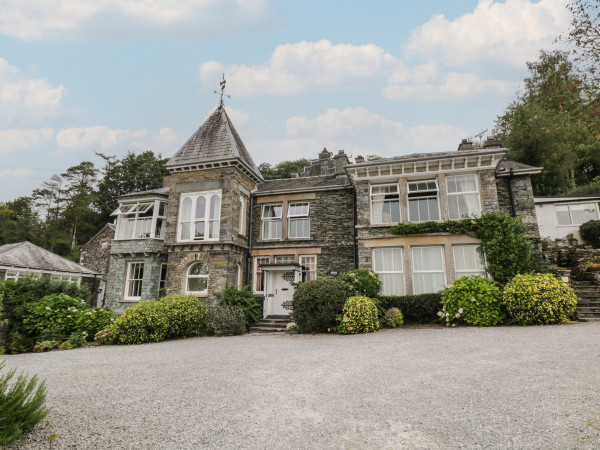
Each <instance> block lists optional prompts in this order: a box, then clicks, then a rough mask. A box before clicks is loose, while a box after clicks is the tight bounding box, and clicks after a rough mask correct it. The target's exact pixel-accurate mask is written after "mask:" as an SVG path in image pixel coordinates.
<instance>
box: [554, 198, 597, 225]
mask: <svg viewBox="0 0 600 450" xmlns="http://www.w3.org/2000/svg"><path fill="white" fill-rule="evenodd" d="M575 205H577V206H583V205H593V206H594V209H595V211H596V218H595V219H589V220H598V219H599V218H600V214H599V213H598V202H582V203H562V204H558V205H554V213H555V215H556V224H557V226H559V227H575V226H579V225H582V224H583V223H585V222H581V223H575V222H573V213H572V212H571V207H572V206H575ZM559 207H567V211H568V213H569V221H570V222H571V223H564V224H561V223H559V218H558V209H557V208H559Z"/></svg>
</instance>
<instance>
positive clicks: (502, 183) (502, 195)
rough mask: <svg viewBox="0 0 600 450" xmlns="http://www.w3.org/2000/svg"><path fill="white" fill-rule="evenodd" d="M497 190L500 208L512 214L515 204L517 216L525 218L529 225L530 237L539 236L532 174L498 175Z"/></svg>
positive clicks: (528, 232)
mask: <svg viewBox="0 0 600 450" xmlns="http://www.w3.org/2000/svg"><path fill="white" fill-rule="evenodd" d="M511 187H512V196H513V200H512V202H511ZM496 190H497V192H498V200H499V210H500V211H502V212H505V213H506V214H510V215H512V214H513V205H514V210H515V216H518V217H522V218H523V223H524V224H525V225H526V226H527V234H528V235H529V237H532V238H539V237H540V233H539V229H538V224H537V217H536V213H535V202H534V199H533V187H532V185H531V178H530V176H529V175H520V176H513V177H507V176H503V177H498V178H497V179H496Z"/></svg>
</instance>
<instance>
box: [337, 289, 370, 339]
mask: <svg viewBox="0 0 600 450" xmlns="http://www.w3.org/2000/svg"><path fill="white" fill-rule="evenodd" d="M378 329H379V320H378V317H377V306H375V302H374V301H373V300H371V299H370V298H369V297H365V296H362V295H357V296H354V297H350V298H349V299H348V300H347V301H346V303H345V304H344V309H343V312H342V314H341V315H340V316H339V317H338V326H337V330H338V333H341V334H356V333H372V332H373V331H377V330H378Z"/></svg>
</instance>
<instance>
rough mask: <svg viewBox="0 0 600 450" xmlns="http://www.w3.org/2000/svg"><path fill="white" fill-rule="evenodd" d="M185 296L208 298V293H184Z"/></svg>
mask: <svg viewBox="0 0 600 450" xmlns="http://www.w3.org/2000/svg"><path fill="white" fill-rule="evenodd" d="M185 295H195V296H196V297H208V292H186V293H185Z"/></svg>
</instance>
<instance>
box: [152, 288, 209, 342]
mask: <svg viewBox="0 0 600 450" xmlns="http://www.w3.org/2000/svg"><path fill="white" fill-rule="evenodd" d="M158 301H160V302H162V303H163V304H165V305H166V307H167V310H166V314H167V316H168V319H169V335H168V337H169V338H178V337H193V336H202V335H203V334H205V333H206V326H207V310H206V306H204V305H203V304H202V303H201V302H200V300H198V297H196V296H194V295H184V294H176V295H169V296H167V297H162V298H160V299H159V300H158Z"/></svg>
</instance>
